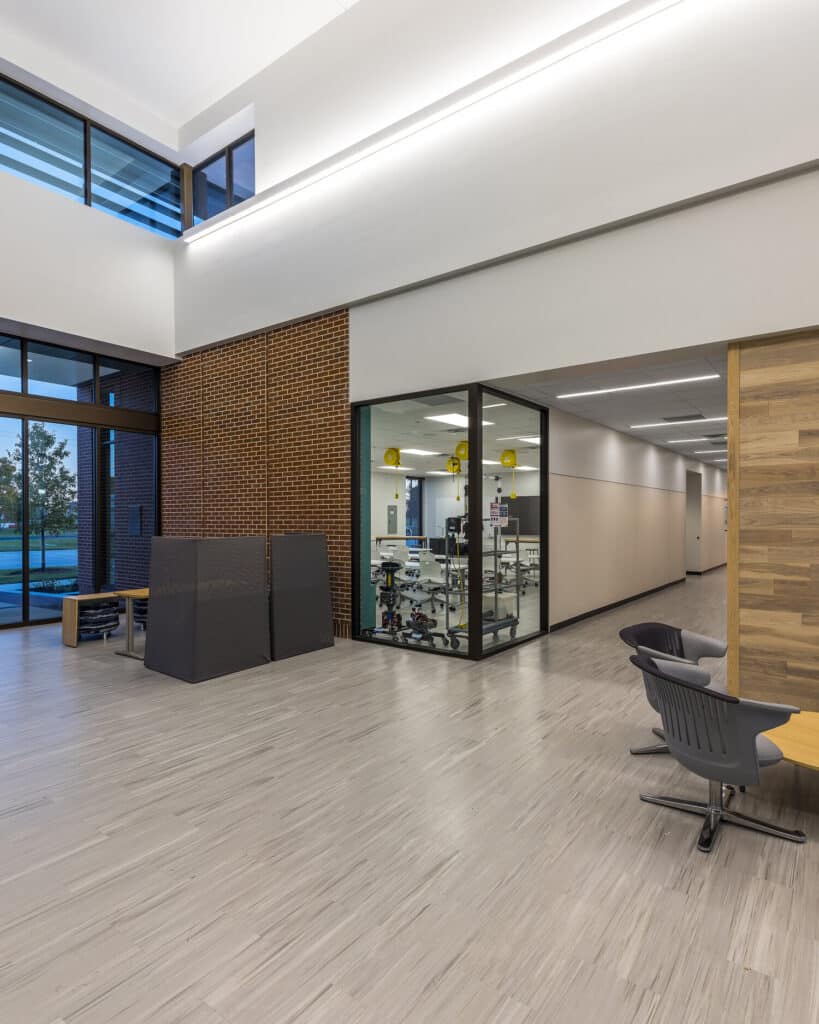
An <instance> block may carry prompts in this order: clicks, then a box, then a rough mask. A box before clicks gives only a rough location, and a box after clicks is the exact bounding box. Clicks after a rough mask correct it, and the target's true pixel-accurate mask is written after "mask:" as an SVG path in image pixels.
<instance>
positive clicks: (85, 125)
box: [0, 77, 182, 238]
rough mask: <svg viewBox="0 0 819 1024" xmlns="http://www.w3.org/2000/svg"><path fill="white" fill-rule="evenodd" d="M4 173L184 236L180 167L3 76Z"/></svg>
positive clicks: (0, 150)
mask: <svg viewBox="0 0 819 1024" xmlns="http://www.w3.org/2000/svg"><path fill="white" fill-rule="evenodd" d="M86 153H89V154H90V159H89V160H88V161H86ZM0 168H3V169H5V170H7V171H11V173H12V174H16V175H18V176H19V177H21V178H27V179H28V180H29V181H36V182H38V183H39V184H41V185H46V186H47V187H48V188H52V189H55V190H56V191H57V192H61V193H62V194H63V195H67V196H70V197H71V198H72V199H78V200H79V201H80V202H84V203H85V204H86V205H88V206H96V207H98V208H100V209H103V210H107V211H108V212H109V213H113V214H114V215H115V216H117V217H122V218H124V219H125V220H128V221H130V222H131V223H132V224H138V225H139V226H140V227H144V228H148V229H149V230H151V231H156V232H158V233H159V234H161V235H169V236H171V237H173V238H176V237H178V236H179V235H180V234H181V233H182V199H181V191H180V175H179V167H177V166H176V165H175V164H170V163H168V162H167V161H166V160H162V159H161V158H160V157H158V156H154V155H153V154H152V153H149V152H147V151H146V150H144V149H142V147H141V146H137V145H135V144H133V143H131V142H127V141H126V140H125V139H121V138H119V137H118V136H116V135H114V134H112V133H111V132H109V131H106V130H105V129H103V128H100V127H99V125H96V124H94V123H92V122H91V121H89V120H88V119H87V118H84V117H79V116H78V115H76V114H73V113H72V112H71V111H70V110H66V109H65V108H64V107H62V106H60V105H59V104H57V103H52V102H51V101H50V100H48V99H46V98H45V97H43V96H38V95H37V94H35V93H33V92H30V91H29V90H28V89H24V88H22V87H21V86H19V85H16V84H15V83H14V82H10V81H8V80H7V79H5V78H2V77H0Z"/></svg>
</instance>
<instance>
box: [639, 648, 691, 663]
mask: <svg viewBox="0 0 819 1024" xmlns="http://www.w3.org/2000/svg"><path fill="white" fill-rule="evenodd" d="M637 653H638V654H645V656H646V657H647V658H651V659H652V660H653V661H675V662H678V663H679V664H680V665H691V664H693V662H691V661H689V659H688V658H678V657H677V656H676V654H664V653H663V652H662V651H655V650H654V648H653V647H638V648H637Z"/></svg>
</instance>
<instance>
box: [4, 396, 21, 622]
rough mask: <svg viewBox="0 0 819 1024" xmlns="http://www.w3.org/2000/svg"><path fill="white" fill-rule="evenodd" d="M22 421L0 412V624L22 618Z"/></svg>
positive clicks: (18, 620)
mask: <svg viewBox="0 0 819 1024" xmlns="http://www.w3.org/2000/svg"><path fill="white" fill-rule="evenodd" d="M22 431H23V421H22V420H19V419H15V418H12V417H9V416H0V626H16V625H19V624H20V623H21V622H22V621H23V452H22Z"/></svg>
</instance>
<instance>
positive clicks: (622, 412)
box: [493, 345, 727, 468]
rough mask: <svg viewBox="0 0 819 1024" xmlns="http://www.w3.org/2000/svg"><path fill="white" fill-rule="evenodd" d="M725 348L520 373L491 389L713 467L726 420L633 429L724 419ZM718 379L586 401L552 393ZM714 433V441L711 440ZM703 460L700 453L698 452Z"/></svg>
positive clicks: (721, 455)
mask: <svg viewBox="0 0 819 1024" xmlns="http://www.w3.org/2000/svg"><path fill="white" fill-rule="evenodd" d="M726 369H727V350H726V346H725V345H707V346H700V347H695V348H690V349H684V350H677V351H676V352H660V353H655V354H653V355H649V356H639V357H635V358H630V359H619V360H612V361H609V362H604V363H595V364H588V365H585V366H575V367H569V368H566V369H561V370H551V371H547V372H544V373H530V374H522V375H520V376H516V377H506V378H499V379H498V380H496V381H494V382H493V383H494V384H495V385H496V386H497V387H500V388H503V390H505V391H508V392H509V393H511V394H515V395H519V396H520V397H521V398H528V399H530V400H531V401H534V402H538V403H539V404H541V405H546V406H549V407H552V408H556V409H562V410H563V411H564V412H568V413H572V414H573V415H575V416H580V417H581V418H583V419H586V420H592V421H593V422H595V423H602V424H603V425H604V426H606V427H612V428H613V429H614V430H619V431H621V432H622V433H623V434H628V435H630V436H632V437H640V438H642V439H643V440H645V441H651V442H652V443H653V444H657V445H660V446H661V447H664V448H668V449H670V450H671V451H676V452H679V453H680V454H681V455H687V456H690V457H691V458H694V459H699V460H700V461H701V462H707V463H714V464H716V465H718V466H720V467H721V468H725V463H722V462H718V461H717V460H718V459H724V458H725V457H726V456H725V455H724V454H721V453H717V452H716V451H714V454H710V452H711V450H712V449H714V450H715V449H717V448H720V449H722V448H727V444H726V443H725V441H724V439H723V437H724V434H725V431H726V430H727V424H726V423H725V422H711V423H708V422H705V423H702V424H697V423H689V424H668V425H667V426H664V427H647V428H644V429H638V430H634V429H632V428H633V427H634V425H636V424H643V423H659V422H662V421H663V420H664V419H666V418H668V417H676V416H684V417H691V418H693V417H698V416H702V417H708V418H710V417H715V416H726V415H727V387H726ZM715 373H717V374H719V378H718V379H716V380H709V381H700V382H697V383H690V384H677V385H673V386H667V387H655V388H648V389H646V390H638V391H621V392H616V393H614V394H608V395H590V396H588V397H585V398H562V399H561V398H558V397H557V396H558V395H561V394H567V393H573V392H578V391H591V390H595V389H602V388H614V387H625V386H628V385H632V384H647V383H650V382H652V381H662V380H680V379H682V378H686V377H702V376H706V375H710V374H715ZM711 435H715V436H713V437H712V436H711ZM703 437H705V438H708V440H706V441H704V442H703V441H692V442H691V443H690V444H672V443H670V442H672V441H678V440H680V439H687V438H703ZM703 451H705V452H707V453H708V454H705V455H703V454H698V453H700V452H703Z"/></svg>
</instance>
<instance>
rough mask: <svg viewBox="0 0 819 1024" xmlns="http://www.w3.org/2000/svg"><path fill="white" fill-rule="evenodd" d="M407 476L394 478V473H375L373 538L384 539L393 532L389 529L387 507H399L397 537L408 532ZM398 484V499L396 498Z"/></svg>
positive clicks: (372, 497)
mask: <svg viewBox="0 0 819 1024" xmlns="http://www.w3.org/2000/svg"><path fill="white" fill-rule="evenodd" d="M406 479H407V478H406V476H403V475H400V474H399V475H397V476H393V475H392V473H378V472H376V473H373V474H372V476H371V484H370V488H371V489H370V509H371V513H370V514H371V519H370V531H371V533H372V536H373V537H383V536H385V535H387V534H389V533H391V532H392V531H390V530H388V529H387V506H388V505H397V506H398V529H397V530H396V531H395V536H399V537H400V536H403V535H404V534H405V533H406V532H407V502H406V497H405V495H404V488H405V487H406ZM396 484H397V486H398V497H397V498H396V497H395V491H396Z"/></svg>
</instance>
